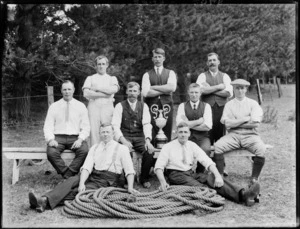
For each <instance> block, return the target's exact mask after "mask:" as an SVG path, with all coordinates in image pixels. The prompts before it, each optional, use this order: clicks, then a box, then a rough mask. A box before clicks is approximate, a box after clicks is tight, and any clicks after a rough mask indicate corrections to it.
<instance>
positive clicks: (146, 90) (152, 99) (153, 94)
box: [142, 48, 177, 146]
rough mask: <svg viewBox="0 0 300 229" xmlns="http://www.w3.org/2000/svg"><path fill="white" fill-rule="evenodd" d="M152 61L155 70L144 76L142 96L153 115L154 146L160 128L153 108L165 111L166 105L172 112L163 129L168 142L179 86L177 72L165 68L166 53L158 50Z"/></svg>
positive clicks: (155, 51) (155, 50) (154, 53)
mask: <svg viewBox="0 0 300 229" xmlns="http://www.w3.org/2000/svg"><path fill="white" fill-rule="evenodd" d="M152 53H153V57H152V61H153V63H154V68H153V69H152V70H150V71H148V72H146V73H145V74H144V75H143V78H142V95H143V97H144V100H145V103H147V105H148V107H149V109H150V113H151V124H152V127H153V131H152V140H153V143H154V145H155V146H156V143H155V137H156V135H157V133H158V131H159V128H158V127H157V126H156V124H155V118H156V115H157V114H156V113H155V112H152V109H151V107H152V106H153V105H157V106H158V109H163V108H164V105H165V106H169V107H170V111H169V113H168V114H166V116H165V118H167V123H166V125H165V127H164V128H163V131H164V133H165V135H166V136H167V138H168V141H170V140H171V137H172V124H173V98H172V93H173V92H175V90H176V86H177V78H176V75H175V72H174V71H172V70H169V69H166V68H164V66H163V63H164V61H165V59H166V58H165V51H164V50H163V49H161V48H156V49H154V50H153V51H152Z"/></svg>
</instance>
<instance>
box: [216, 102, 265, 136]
mask: <svg viewBox="0 0 300 229" xmlns="http://www.w3.org/2000/svg"><path fill="white" fill-rule="evenodd" d="M247 116H250V121H253V122H261V120H262V117H263V110H262V108H261V107H260V105H259V104H258V102H256V101H255V100H253V99H250V98H247V97H245V98H244V99H243V100H242V101H240V100H238V99H236V98H234V99H232V100H230V101H228V102H227V103H226V104H225V107H224V110H223V115H222V117H221V120H220V121H221V123H223V124H225V121H226V120H227V119H240V118H244V117H247ZM234 129H237V130H236V131H238V132H239V133H245V134H246V133H252V132H253V131H254V132H255V133H256V132H257V131H256V129H257V128H253V129H249V128H240V129H239V128H238V127H237V128H234ZM236 131H235V132H236Z"/></svg>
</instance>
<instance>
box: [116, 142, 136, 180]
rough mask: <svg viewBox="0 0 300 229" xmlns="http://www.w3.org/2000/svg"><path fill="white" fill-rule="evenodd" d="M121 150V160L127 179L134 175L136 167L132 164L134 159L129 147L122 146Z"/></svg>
mask: <svg viewBox="0 0 300 229" xmlns="http://www.w3.org/2000/svg"><path fill="white" fill-rule="evenodd" d="M118 144H119V143H118ZM119 150H120V151H121V153H120V154H119V155H121V158H120V159H121V164H122V167H123V169H124V172H125V176H126V177H127V176H128V175H129V174H133V175H134V174H135V171H134V167H133V163H132V159H131V156H130V152H129V149H128V147H126V146H124V145H120V146H119Z"/></svg>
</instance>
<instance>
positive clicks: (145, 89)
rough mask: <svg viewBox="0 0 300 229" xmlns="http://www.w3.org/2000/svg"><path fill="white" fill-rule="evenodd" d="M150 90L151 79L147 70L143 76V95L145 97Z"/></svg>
mask: <svg viewBox="0 0 300 229" xmlns="http://www.w3.org/2000/svg"><path fill="white" fill-rule="evenodd" d="M149 90H150V79H149V74H148V72H146V73H145V74H144V75H143V78H142V95H143V97H146V96H147V94H148V91H149Z"/></svg>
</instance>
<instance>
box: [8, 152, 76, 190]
mask: <svg viewBox="0 0 300 229" xmlns="http://www.w3.org/2000/svg"><path fill="white" fill-rule="evenodd" d="M2 152H3V154H4V155H5V157H6V158H8V159H13V160H14V161H13V172H12V184H15V183H16V182H17V181H18V180H19V174H20V164H21V161H22V160H25V159H41V160H44V159H47V154H46V148H44V147H6V148H3V149H2ZM61 157H62V159H64V160H72V159H74V158H75V153H74V152H72V151H71V150H65V151H64V152H63V153H62V154H61Z"/></svg>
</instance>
